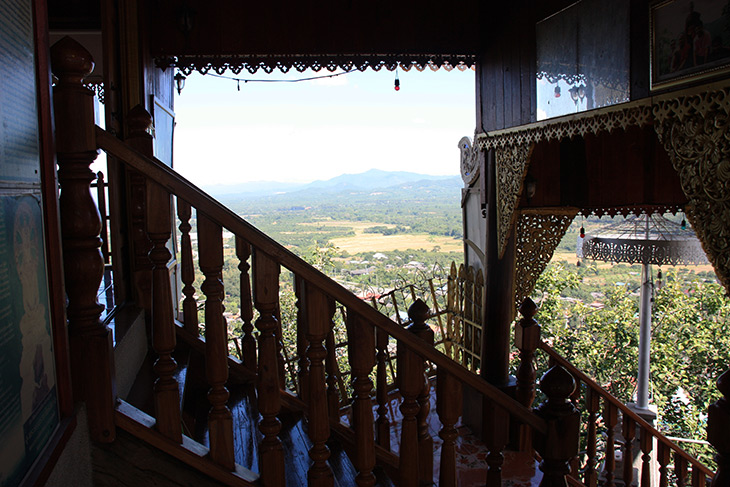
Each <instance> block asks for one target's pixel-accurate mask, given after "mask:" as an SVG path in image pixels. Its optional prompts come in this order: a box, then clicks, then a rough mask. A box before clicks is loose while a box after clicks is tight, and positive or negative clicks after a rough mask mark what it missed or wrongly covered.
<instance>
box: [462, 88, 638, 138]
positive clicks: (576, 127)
mask: <svg viewBox="0 0 730 487" xmlns="http://www.w3.org/2000/svg"><path fill="white" fill-rule="evenodd" d="M651 123H652V113H651V100H650V99H645V100H639V101H636V102H631V103H625V104H623V105H620V106H613V107H607V108H600V109H597V110H591V111H590V112H582V113H579V114H575V115H568V116H565V117H558V118H552V119H550V120H545V121H542V122H537V123H532V124H529V125H524V126H522V127H520V128H517V129H508V130H500V131H495V132H490V133H488V134H484V133H482V134H478V135H477V136H476V139H477V142H476V144H475V145H477V147H478V148H479V149H482V150H483V149H494V148H500V147H507V146H514V145H527V144H533V143H537V142H543V141H549V140H560V139H564V138H571V137H574V136H576V135H580V136H583V135H585V134H598V133H601V132H611V131H613V130H615V129H617V128H620V129H626V128H628V127H635V126H636V127H642V126H645V125H651Z"/></svg>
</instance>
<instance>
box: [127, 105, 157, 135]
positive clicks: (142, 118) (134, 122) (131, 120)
mask: <svg viewBox="0 0 730 487" xmlns="http://www.w3.org/2000/svg"><path fill="white" fill-rule="evenodd" d="M127 124H128V126H129V135H138V134H140V133H146V132H147V129H149V128H150V127H151V126H152V115H150V112H148V111H147V110H145V108H144V107H143V106H142V105H136V106H135V107H134V108H132V109H131V110H129V113H128V114H127Z"/></svg>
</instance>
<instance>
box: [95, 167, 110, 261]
mask: <svg viewBox="0 0 730 487" xmlns="http://www.w3.org/2000/svg"><path fill="white" fill-rule="evenodd" d="M96 202H97V204H98V205H99V217H100V218H101V255H103V256H104V264H107V265H108V264H109V263H111V258H110V255H111V254H110V253H109V231H108V228H107V223H108V222H109V211H108V210H107V204H106V183H105V182H104V173H103V172H101V171H99V172H97V173H96Z"/></svg>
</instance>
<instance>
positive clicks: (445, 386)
mask: <svg viewBox="0 0 730 487" xmlns="http://www.w3.org/2000/svg"><path fill="white" fill-rule="evenodd" d="M437 374H438V375H437V378H436V411H437V412H438V415H439V420H440V421H441V424H442V425H443V427H442V428H441V431H439V437H441V439H442V440H443V443H442V444H441V466H440V471H439V485H440V486H443V487H456V485H457V479H456V447H455V444H456V438H458V436H459V433H458V432H457V430H456V428H454V425H455V424H456V421H457V420H458V419H459V416H461V409H462V391H461V382H459V381H458V380H456V379H455V378H454V377H453V376H452V375H450V374H449V373H447V372H446V370H444V369H441V368H439V369H438V372H437Z"/></svg>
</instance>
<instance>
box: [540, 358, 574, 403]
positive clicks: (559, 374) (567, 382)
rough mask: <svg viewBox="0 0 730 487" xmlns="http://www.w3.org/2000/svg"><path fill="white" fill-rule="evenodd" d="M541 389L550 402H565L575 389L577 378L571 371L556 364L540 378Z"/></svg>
mask: <svg viewBox="0 0 730 487" xmlns="http://www.w3.org/2000/svg"><path fill="white" fill-rule="evenodd" d="M540 390H541V391H542V392H544V393H545V395H546V396H547V397H548V402H549V403H556V404H560V403H565V402H567V401H568V398H569V397H570V396H571V394H573V391H575V379H574V378H573V376H572V375H570V372H568V371H567V370H565V369H564V368H563V367H561V366H559V365H556V366H555V367H552V368H551V369H550V370H548V371H547V372H545V374H544V375H543V376H542V378H541V379H540Z"/></svg>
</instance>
